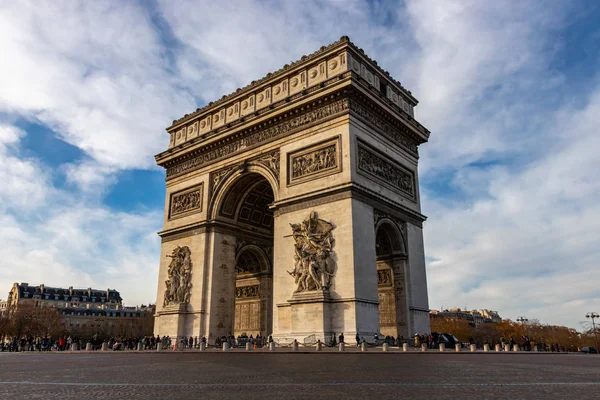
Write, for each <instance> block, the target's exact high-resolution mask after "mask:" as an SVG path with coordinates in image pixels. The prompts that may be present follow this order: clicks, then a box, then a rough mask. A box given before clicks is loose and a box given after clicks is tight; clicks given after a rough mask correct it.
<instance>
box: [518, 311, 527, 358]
mask: <svg viewBox="0 0 600 400" xmlns="http://www.w3.org/2000/svg"><path fill="white" fill-rule="evenodd" d="M528 321H529V320H528V319H527V318H525V317H522V316H521V317H519V318H517V322H520V323H521V325H522V326H525V336H527V342H526V341H525V340H523V343H522V345H523V347H527V349H529V332H528V331H527V326H526V325H525V323H526V322H528ZM523 350H525V348H524V349H523Z"/></svg>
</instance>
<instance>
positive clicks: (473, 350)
mask: <svg viewBox="0 0 600 400" xmlns="http://www.w3.org/2000/svg"><path fill="white" fill-rule="evenodd" d="M469 347H470V348H471V352H472V353H474V352H475V350H477V346H476V345H474V344H472V345H470V346H469Z"/></svg>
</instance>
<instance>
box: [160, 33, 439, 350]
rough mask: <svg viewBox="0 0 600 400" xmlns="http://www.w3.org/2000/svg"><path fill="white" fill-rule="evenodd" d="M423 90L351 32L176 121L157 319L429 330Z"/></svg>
mask: <svg viewBox="0 0 600 400" xmlns="http://www.w3.org/2000/svg"><path fill="white" fill-rule="evenodd" d="M416 105H417V100H416V99H415V98H414V97H413V96H412V94H411V92H410V91H408V90H406V89H405V88H404V87H403V86H402V85H401V84H400V83H399V82H398V81H396V80H394V79H393V78H392V77H391V76H390V75H389V74H388V73H387V72H385V71H384V70H382V69H381V68H380V67H379V66H378V65H377V63H376V62H375V61H374V60H372V59H370V58H369V57H368V56H367V55H366V54H365V53H364V52H363V51H362V50H361V49H359V48H358V47H356V46H355V45H354V44H353V43H352V42H350V40H349V39H348V38H347V37H342V38H341V39H340V40H339V41H337V42H335V43H333V44H331V45H329V46H326V47H322V48H321V49H319V50H318V51H316V52H315V53H313V54H310V55H308V56H304V57H302V58H301V59H300V60H299V61H297V62H294V63H292V64H290V65H285V66H284V67H283V68H282V69H280V70H279V71H276V72H273V73H269V74H267V76H266V77H264V78H263V79H260V80H258V81H255V82H252V83H251V84H250V85H248V86H246V87H245V88H243V89H238V90H236V92H235V93H232V94H230V95H228V96H224V97H223V98H221V99H220V100H218V101H215V102H212V103H209V104H208V105H207V106H206V107H203V108H201V109H198V110H196V111H195V112H193V113H191V114H186V115H185V116H184V117H183V118H181V119H179V120H176V121H173V125H171V126H170V127H169V128H168V129H167V131H168V133H169V134H170V136H171V141H170V143H169V148H168V150H166V151H164V152H162V153H160V154H158V155H157V156H156V162H157V163H158V165H160V166H162V167H164V168H165V169H166V174H167V177H166V190H167V196H166V204H165V216H164V229H163V230H162V231H161V232H160V233H159V234H160V236H161V238H162V248H161V260H160V272H159V282H158V300H157V312H156V320H155V333H156V334H159V335H161V336H162V335H169V336H171V337H178V336H187V337H189V336H194V337H201V336H206V337H207V338H208V341H209V342H210V343H213V342H214V339H215V338H216V337H220V336H223V335H225V336H227V335H229V334H234V335H235V336H238V335H239V334H242V333H246V334H247V335H248V336H249V335H250V334H252V335H256V334H258V333H260V334H261V335H269V334H272V335H273V337H274V338H276V339H278V338H279V339H280V340H292V339H298V340H299V341H302V340H303V339H304V338H305V337H307V336H310V335H315V336H316V337H317V338H320V339H321V340H322V341H324V342H325V341H328V340H329V339H330V338H331V335H333V334H337V335H339V334H340V333H342V332H343V333H344V335H345V336H346V337H347V338H353V337H354V335H355V334H356V332H358V333H359V334H360V335H361V336H362V337H367V338H372V337H373V335H374V334H375V333H382V334H384V335H392V336H395V337H400V336H403V337H405V338H407V337H409V336H412V335H414V334H415V332H418V333H423V332H429V308H428V299H427V282H426V276H425V257H424V251H423V234H422V224H423V221H425V217H424V216H423V215H422V214H421V208H420V198H419V183H418V173H417V163H418V158H419V157H418V146H419V145H420V144H423V143H425V142H427V140H428V138H429V131H428V130H427V129H425V128H424V127H423V126H422V125H421V124H419V123H418V122H417V121H416V120H415V119H414V113H413V108H414V107H415V106H416Z"/></svg>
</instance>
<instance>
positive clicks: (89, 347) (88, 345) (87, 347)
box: [85, 343, 94, 351]
mask: <svg viewBox="0 0 600 400" xmlns="http://www.w3.org/2000/svg"><path fill="white" fill-rule="evenodd" d="M92 350H94V348H93V347H92V344H91V343H88V344H86V345H85V351H92Z"/></svg>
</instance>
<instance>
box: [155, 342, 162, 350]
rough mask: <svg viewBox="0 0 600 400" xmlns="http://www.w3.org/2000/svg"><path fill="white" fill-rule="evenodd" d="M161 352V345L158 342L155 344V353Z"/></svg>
mask: <svg viewBox="0 0 600 400" xmlns="http://www.w3.org/2000/svg"><path fill="white" fill-rule="evenodd" d="M161 350H162V343H161V342H158V343H156V351H161Z"/></svg>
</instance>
